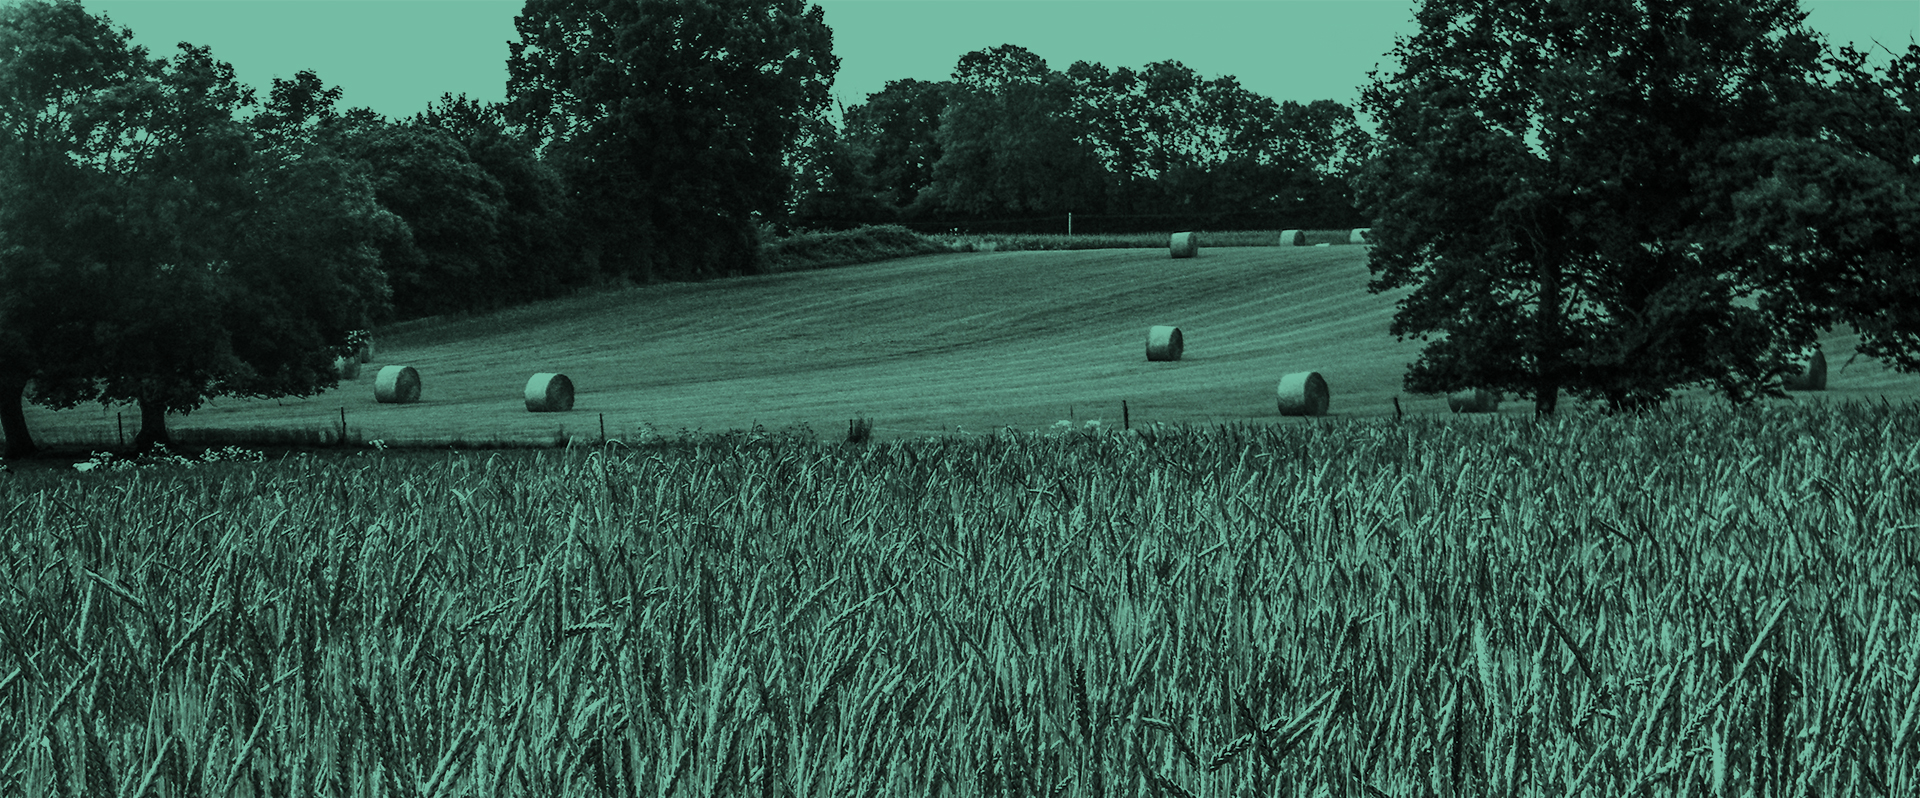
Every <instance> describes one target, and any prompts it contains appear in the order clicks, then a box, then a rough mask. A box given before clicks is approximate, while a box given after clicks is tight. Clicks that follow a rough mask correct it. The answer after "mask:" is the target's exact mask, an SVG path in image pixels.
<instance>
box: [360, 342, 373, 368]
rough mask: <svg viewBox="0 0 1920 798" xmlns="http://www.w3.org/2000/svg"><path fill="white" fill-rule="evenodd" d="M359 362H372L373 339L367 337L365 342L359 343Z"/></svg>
mask: <svg viewBox="0 0 1920 798" xmlns="http://www.w3.org/2000/svg"><path fill="white" fill-rule="evenodd" d="M360 362H362V363H372V362H373V341H372V340H371V339H369V340H368V341H367V342H366V343H364V344H361V345H360Z"/></svg>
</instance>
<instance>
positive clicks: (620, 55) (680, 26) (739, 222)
mask: <svg viewBox="0 0 1920 798" xmlns="http://www.w3.org/2000/svg"><path fill="white" fill-rule="evenodd" d="M515 26H516V28H517V29H518V31H519V36H520V38H519V40H518V41H515V42H513V43H511V45H510V47H511V55H510V56H509V58H508V62H507V66H508V72H509V78H508V88H507V91H508V95H509V100H508V103H507V105H506V108H505V116H506V118H507V119H508V121H509V122H510V123H512V124H514V125H516V126H520V127H523V128H524V129H526V130H527V131H528V133H529V135H530V136H531V138H532V140H533V141H535V142H537V146H538V152H540V153H541V155H542V156H543V157H546V158H548V160H549V162H550V163H553V164H554V165H555V166H556V167H557V168H558V169H559V170H560V171H561V173H562V174H563V175H564V176H565V177H566V179H567V181H568V185H569V186H570V187H571V189H572V191H573V192H574V194H573V200H574V205H573V208H574V210H575V214H576V218H577V219H579V221H580V223H581V226H580V230H581V232H582V234H583V235H584V236H585V238H586V239H587V248H588V250H587V252H588V259H589V260H590V261H593V262H595V263H597V264H598V268H599V269H600V270H601V271H604V272H606V273H609V274H612V275H619V276H626V277H631V278H635V279H653V278H656V277H660V278H693V277H706V276H713V275H723V274H729V273H743V272H753V271H756V270H758V269H759V268H761V266H760V264H759V263H758V252H757V241H756V238H755V228H754V226H753V215H754V214H755V213H761V214H770V215H771V214H778V213H780V212H781V211H783V210H784V203H785V201H786V199H787V195H788V181H789V179H790V178H791V175H790V173H789V172H788V171H787V168H786V166H787V164H786V157H787V155H788V153H789V150H790V147H791V145H792V144H793V142H794V140H795V138H796V136H798V135H799V134H800V130H801V126H802V124H803V121H804V120H805V119H806V118H807V117H808V115H809V114H812V113H814V112H817V111H818V110H820V109H822V108H824V107H825V106H826V103H827V90H828V87H829V86H830V85H831V84H832V81H833V75H834V73H835V71H837V70H838V68H839V59H838V58H836V57H834V56H833V54H832V52H831V47H832V33H831V31H829V30H828V28H827V26H826V22H825V18H824V16H823V14H822V12H821V10H820V9H819V8H818V7H811V6H808V4H807V3H805V2H804V0H642V1H641V2H632V1H631V0H617V1H616V0H530V2H528V3H527V4H526V6H525V10H524V11H523V12H522V13H521V15H520V16H519V17H517V18H516V19H515Z"/></svg>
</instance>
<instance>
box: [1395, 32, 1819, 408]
mask: <svg viewBox="0 0 1920 798" xmlns="http://www.w3.org/2000/svg"><path fill="white" fill-rule="evenodd" d="M1804 17H1805V14H1804V13H1802V12H1800V11H1799V10H1798V6H1797V3H1796V2H1795V0H1686V1H1685V2H1683V1H1682V0H1529V1H1528V2H1509V1H1508V0H1427V1H1426V2H1424V3H1423V4H1422V7H1421V8H1420V10H1419V12H1418V22H1419V24H1420V30H1419V32H1418V33H1416V34H1414V35H1413V36H1412V37H1410V38H1405V39H1402V40H1401V41H1400V42H1399V43H1398V44H1397V45H1396V47H1395V50H1394V54H1395V55H1396V56H1397V57H1398V60H1399V65H1400V68H1399V71H1398V72H1397V73H1395V74H1391V75H1386V76H1380V75H1376V76H1375V79H1374V80H1373V82H1372V83H1371V85H1369V86H1367V87H1366V88H1365V89H1364V92H1363V103H1364V107H1365V109H1366V110H1367V111H1368V112H1370V113H1371V114H1372V115H1373V116H1374V117H1375V118H1376V119H1378V120H1379V122H1380V128H1379V133H1378V135H1379V147H1378V150H1377V152H1376V153H1375V157H1374V158H1373V159H1372V161H1371V163H1370V165H1369V167H1368V169H1367V171H1366V174H1365V177H1364V179H1363V180H1362V181H1361V182H1362V194H1361V197H1362V201H1363V204H1364V206H1365V207H1366V209H1367V210H1368V212H1369V213H1370V215H1371V216H1372V218H1373V219H1374V221H1373V227H1374V240H1375V242H1376V246H1375V247H1374V249H1373V250H1372V253H1371V258H1372V264H1371V266H1372V269H1373V271H1374V274H1375V280H1374V283H1373V287H1374V289H1375V290H1376V291H1384V290H1388V289H1395V288H1402V287H1407V288H1411V289H1412V292H1411V293H1410V294H1409V295H1408V296H1407V297H1406V298H1405V299H1404V300H1402V301H1401V303H1400V310H1399V312H1398V314H1397V315H1396V316H1395V318H1394V321H1393V325H1392V332H1393V333H1395V334H1396V335H1400V336H1413V337H1419V338H1422V339H1427V340H1429V341H1430V343H1429V344H1428V346H1427V347H1426V349H1425V350H1424V351H1423V352H1422V354H1421V357H1420V359H1419V361H1418V362H1416V363H1414V364H1413V366H1412V369H1411V370H1410V372H1409V374H1408V376H1407V387H1408V388H1409V389H1410V390H1413V391H1417V392H1438V391H1450V390H1455V389H1460V388H1465V387H1474V386H1478V387H1486V388H1492V389H1498V390H1507V391H1516V392H1519V393H1520V394H1522V395H1523V396H1529V397H1531V398H1532V399H1533V400H1534V402H1535V405H1536V408H1537V409H1538V410H1539V411H1541V412H1552V411H1553V409H1554V407H1555V405H1556V403H1557V400H1558V398H1559V395H1560V393H1561V391H1562V390H1563V389H1564V390H1566V391H1568V392H1570V393H1571V394H1573V395H1575V396H1577V397H1581V398H1587V399H1595V400H1603V401H1605V402H1606V403H1608V405H1609V406H1611V407H1614V408H1630V407H1638V406H1644V405H1647V404H1650V403H1655V402H1659V401H1662V400H1664V399H1665V398H1666V397H1668V396H1669V395H1670V393H1671V391H1673V390H1674V389H1676V388H1679V387H1684V386H1690V385H1708V386H1712V387H1715V388H1717V389H1719V390H1720V391H1722V392H1723V393H1725V394H1726V395H1727V396H1729V397H1731V398H1733V399H1735V400H1746V399H1749V398H1751V397H1753V396H1756V395H1760V394H1777V393H1778V392H1779V384H1780V380H1779V378H1780V376H1781V375H1783V374H1785V373H1786V372H1788V371H1790V370H1791V369H1793V368H1794V364H1793V363H1792V362H1791V360H1792V358H1793V357H1794V356H1796V355H1797V354H1798V353H1799V352H1801V351H1802V350H1803V349H1804V348H1805V347H1807V346H1808V345H1810V344H1811V343H1812V342H1813V336H1814V334H1815V333H1816V330H1815V329H1814V327H1813V325H1812V324H1810V323H1800V324H1793V325H1785V326H1781V327H1778V328H1776V327H1771V326H1769V325H1768V324H1767V323H1766V319H1765V318H1764V317H1762V316H1761V315H1760V314H1759V313H1756V312H1753V311H1751V310H1748V309H1745V308H1739V307H1736V306H1734V304H1733V302H1732V295H1733V292H1734V291H1735V290H1736V289H1737V288H1738V287H1739V286H1740V285H1742V284H1743V283H1745V282H1750V281H1751V275H1750V274H1749V272H1750V270H1751V266H1750V265H1749V264H1746V263H1743V262H1741V261H1739V260H1737V259H1732V258H1728V257H1725V256H1724V255H1722V254H1720V253H1716V252H1714V251H1713V250H1711V249H1709V248H1707V247H1705V246H1704V245H1703V244H1702V243H1701V240H1700V239H1701V237H1702V235H1703V234H1704V232H1705V229H1706V226H1707V223H1708V221H1709V219H1710V218H1711V217H1712V216H1713V214H1714V208H1716V207H1717V206H1718V205H1719V204H1721V203H1722V202H1723V201H1724V199H1725V197H1724V196H1722V194H1721V193H1720V192H1721V190H1722V188H1721V187H1718V183H1717V175H1716V171H1715V169H1716V166H1715V163H1716V160H1717V159H1718V158H1719V157H1720V156H1721V155H1722V154H1724V153H1726V152H1728V151H1729V150H1730V149H1732V148H1738V147H1740V146H1743V145H1744V144H1746V143H1749V142H1753V141H1756V140H1759V139H1763V138H1766V137H1769V136H1773V135H1775V134H1777V133H1778V132H1780V131H1782V130H1783V129H1786V128H1788V127H1789V126H1790V124H1791V120H1790V116H1791V114H1790V113H1789V112H1788V111H1787V110H1786V109H1788V108H1789V107H1791V105H1792V104H1793V103H1795V102H1800V101H1804V100H1806V99H1808V98H1810V97H1812V96H1814V93H1815V91H1816V90H1817V85H1818V82H1817V79H1816V76H1817V72H1818V64H1819V57H1820V54H1821V45H1820V42H1819V40H1818V39H1817V38H1816V37H1815V36H1814V35H1813V34H1811V33H1809V32H1808V31H1807V30H1806V29H1805V28H1804V27H1803V25H1802V24H1801V23H1802V20H1803V19H1804ZM1805 318H1806V317H1805V316H1804V315H1803V317H1802V320H1803V321H1805ZM1436 336H1437V340H1436V339H1435V337H1436Z"/></svg>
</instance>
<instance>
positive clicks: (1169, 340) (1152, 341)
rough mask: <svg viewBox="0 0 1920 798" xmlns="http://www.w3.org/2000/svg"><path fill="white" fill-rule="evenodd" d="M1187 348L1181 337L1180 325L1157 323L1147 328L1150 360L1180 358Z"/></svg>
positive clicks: (1148, 357)
mask: <svg viewBox="0 0 1920 798" xmlns="http://www.w3.org/2000/svg"><path fill="white" fill-rule="evenodd" d="M1186 348H1187V345H1186V342H1185V341H1183V340H1181V338H1180V328H1179V327H1169V326H1164V325H1155V326H1152V327H1148V328H1147V359H1148V360H1179V359H1180V353H1181V352H1182V351H1183V350H1185V349H1186Z"/></svg>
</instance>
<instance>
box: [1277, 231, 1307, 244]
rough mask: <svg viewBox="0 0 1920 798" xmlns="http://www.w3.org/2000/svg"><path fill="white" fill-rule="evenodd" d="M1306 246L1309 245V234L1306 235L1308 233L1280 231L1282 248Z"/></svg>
mask: <svg viewBox="0 0 1920 798" xmlns="http://www.w3.org/2000/svg"><path fill="white" fill-rule="evenodd" d="M1306 245H1307V234H1306V231H1304V230H1282V231H1280V246H1283V247H1304V246H1306Z"/></svg>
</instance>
